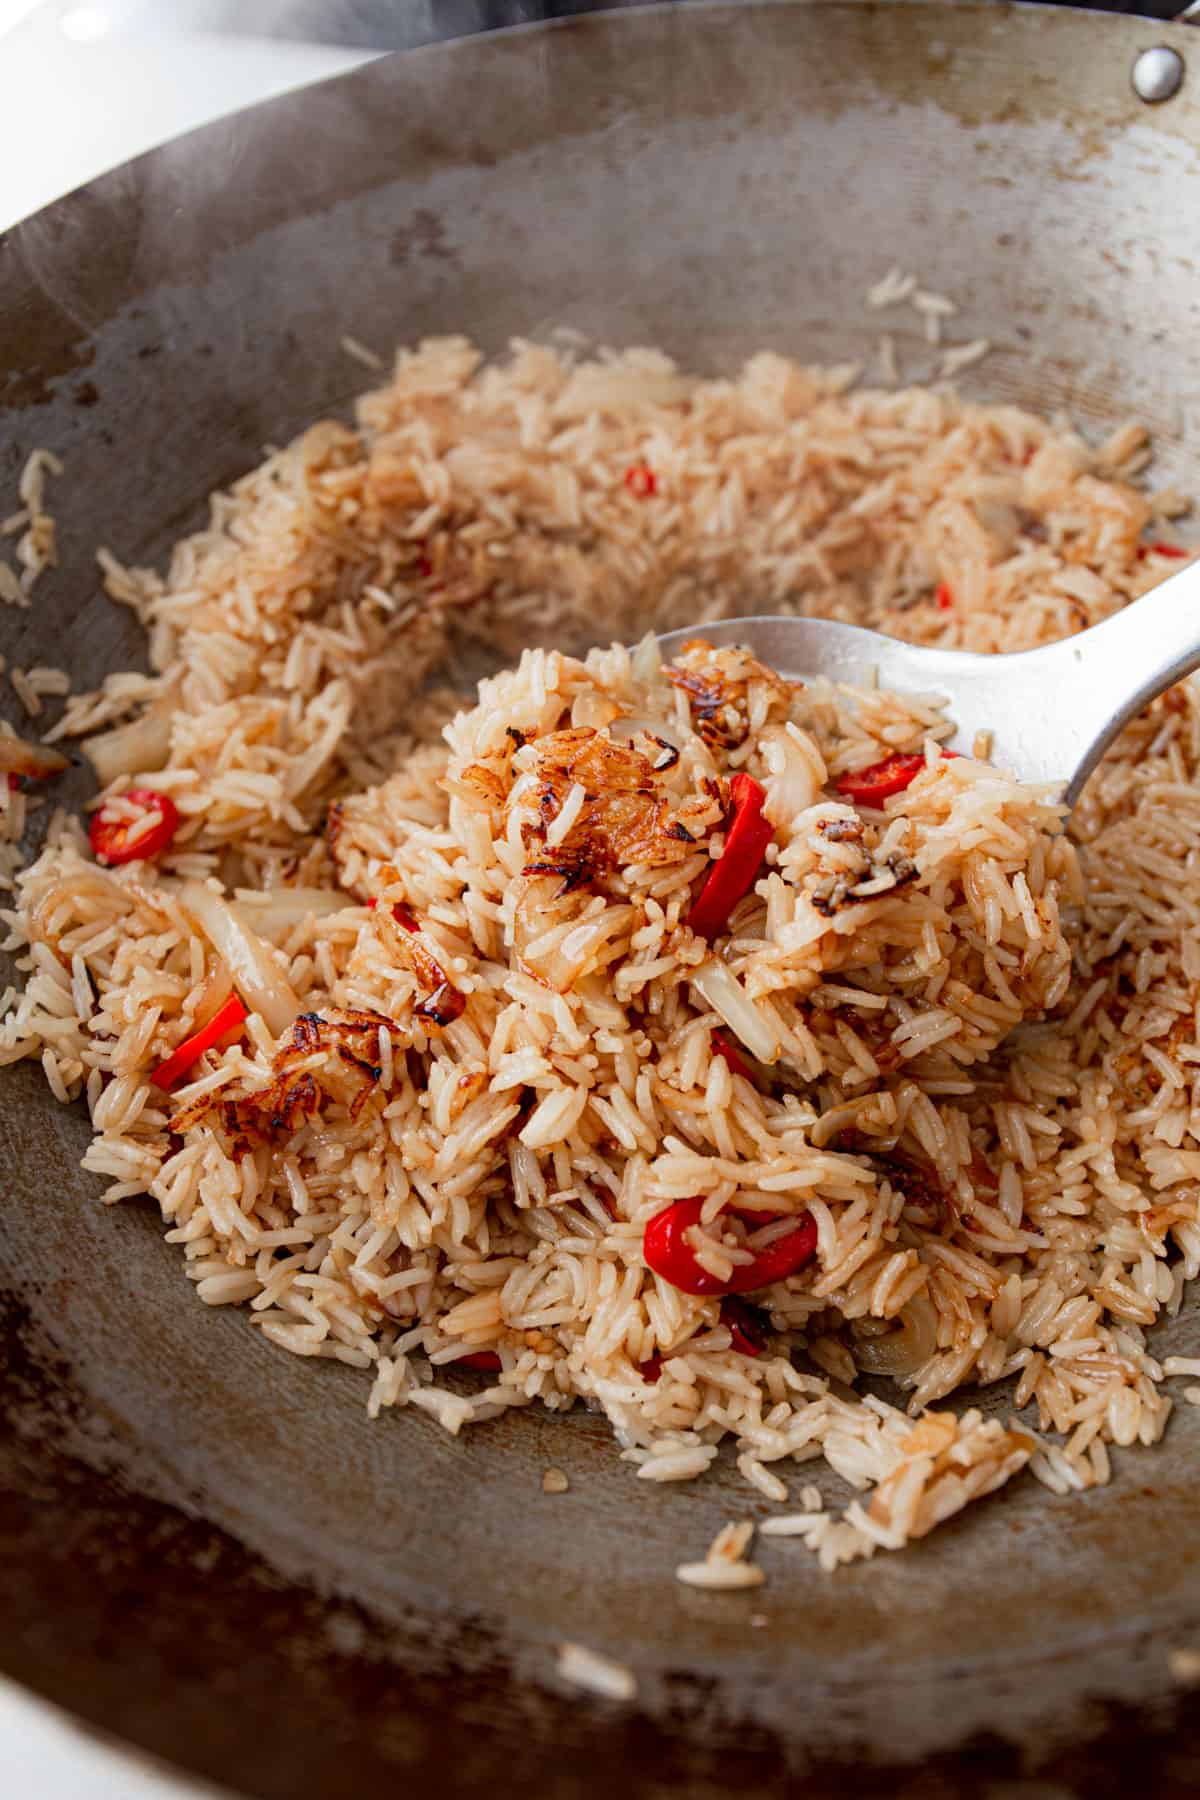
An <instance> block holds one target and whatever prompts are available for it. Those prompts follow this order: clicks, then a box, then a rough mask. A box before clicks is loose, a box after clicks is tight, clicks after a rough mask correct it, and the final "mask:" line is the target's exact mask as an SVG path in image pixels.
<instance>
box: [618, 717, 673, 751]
mask: <svg viewBox="0 0 1200 1800" xmlns="http://www.w3.org/2000/svg"><path fill="white" fill-rule="evenodd" d="M639 731H644V732H645V733H646V735H647V736H648V737H652V738H661V739H662V741H663V743H664V744H670V746H671V748H672V750H678V749H680V748H681V745H680V742H679V737H678V734H677V732H676V731H675V728H674V726H672V725H664V724H663V722H662V720H661V719H645V718H642V717H640V716H639V715H638V714H637V713H628V714H626V716H625V717H624V718H622V719H614V720H613V722H612V724H611V725H610V726H609V728H608V735H609V737H610V738H612V740H613V742H614V743H617V744H622V743H628V742H629V741H630V739H632V738H635V737H636V736H637V734H638V732H639Z"/></svg>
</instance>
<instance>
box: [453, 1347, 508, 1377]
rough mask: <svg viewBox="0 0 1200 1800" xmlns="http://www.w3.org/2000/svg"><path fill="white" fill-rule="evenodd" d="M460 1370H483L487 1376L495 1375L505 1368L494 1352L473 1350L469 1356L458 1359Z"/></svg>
mask: <svg viewBox="0 0 1200 1800" xmlns="http://www.w3.org/2000/svg"><path fill="white" fill-rule="evenodd" d="M456 1361H457V1363H458V1366H459V1368H460V1369H482V1370H483V1372H484V1373H485V1374H486V1375H494V1374H495V1373H496V1371H497V1370H498V1369H502V1368H503V1367H504V1365H503V1363H502V1362H501V1361H500V1358H499V1356H498V1355H497V1353H496V1352H495V1351H494V1350H472V1351H471V1353H470V1355H469V1356H460V1357H458V1358H456Z"/></svg>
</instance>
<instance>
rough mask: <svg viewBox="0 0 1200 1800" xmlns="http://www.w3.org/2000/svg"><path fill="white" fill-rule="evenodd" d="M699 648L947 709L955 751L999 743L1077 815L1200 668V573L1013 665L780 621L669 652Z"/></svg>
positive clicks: (1000, 755) (720, 626)
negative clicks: (724, 648) (1138, 722)
mask: <svg viewBox="0 0 1200 1800" xmlns="http://www.w3.org/2000/svg"><path fill="white" fill-rule="evenodd" d="M695 637H703V638H704V639H705V640H706V641H707V642H709V643H711V644H716V645H718V646H720V645H726V644H744V645H746V646H747V647H748V648H749V649H750V650H751V651H752V652H753V653H754V655H755V656H757V657H758V658H760V660H761V661H762V662H765V663H769V664H770V665H771V667H772V668H774V669H778V670H779V672H780V673H781V674H782V675H786V676H788V677H791V678H795V679H800V680H804V679H811V678H812V677H814V676H819V675H824V676H827V677H828V678H829V680H831V681H842V682H848V683H850V684H852V685H855V686H859V687H862V686H865V685H869V684H871V683H872V682H875V683H877V685H878V686H879V687H881V688H893V689H895V690H896V691H897V692H899V693H919V694H935V695H938V696H939V697H943V698H945V700H946V701H947V702H948V704H949V711H950V717H951V718H952V719H953V721H954V723H955V725H956V726H957V727H958V729H957V731H956V733H955V735H954V737H952V738H951V739H950V740H949V743H950V747H951V748H954V749H958V750H961V751H964V752H966V753H967V754H968V755H969V754H970V753H971V749H972V746H973V744H974V741H975V736H976V733H977V732H980V731H988V732H990V733H991V750H990V753H989V761H991V762H994V763H996V764H997V765H998V766H999V767H1000V768H1003V769H1007V770H1008V771H1009V772H1010V773H1012V774H1014V775H1016V776H1018V777H1019V778H1020V779H1021V780H1023V781H1036V782H1052V783H1055V784H1056V785H1060V786H1061V788H1062V793H1063V799H1064V800H1065V801H1066V803H1067V805H1068V806H1074V804H1075V802H1076V801H1077V800H1078V798H1079V795H1080V792H1081V790H1082V788H1083V784H1084V782H1085V781H1086V780H1087V778H1088V776H1089V775H1090V774H1091V772H1092V770H1093V769H1094V768H1095V766H1096V764H1097V763H1098V762H1099V760H1100V758H1101V757H1102V756H1103V754H1104V752H1105V750H1107V748H1108V746H1109V744H1110V743H1111V742H1112V740H1113V738H1114V737H1116V735H1117V733H1118V731H1120V729H1121V727H1122V726H1123V725H1125V724H1127V723H1128V722H1129V720H1130V719H1132V718H1133V717H1134V715H1135V713H1138V712H1140V711H1141V709H1142V708H1143V707H1144V706H1146V705H1147V704H1148V703H1149V702H1150V701H1151V700H1153V699H1154V697H1155V695H1156V694H1161V693H1162V692H1163V691H1164V689H1166V688H1169V687H1170V686H1171V684H1172V682H1175V681H1178V680H1179V679H1180V677H1181V676H1183V675H1186V674H1188V673H1189V672H1190V671H1191V670H1192V669H1195V668H1197V667H1198V666H1200V563H1197V564H1195V565H1191V566H1189V567H1188V568H1186V569H1181V570H1180V571H1179V573H1178V574H1176V575H1171V576H1168V578H1167V579H1166V580H1165V581H1163V582H1161V583H1160V584H1159V586H1158V587H1156V588H1154V589H1153V591H1152V592H1151V593H1148V594H1144V595H1143V596H1142V598H1141V599H1140V600H1136V601H1134V603H1133V604H1132V605H1131V606H1127V607H1125V608H1124V610H1123V611H1121V612H1119V613H1115V614H1114V615H1113V617H1112V618H1111V619H1104V620H1103V621H1102V622H1101V623H1100V624H1099V625H1093V626H1092V627H1091V629H1090V630H1088V631H1081V632H1079V633H1078V634H1077V636H1075V637H1069V638H1063V639H1062V641H1061V642H1059V643H1057V644H1046V645H1043V646H1042V648H1040V649H1038V650H1017V651H1012V652H1009V653H1007V654H1005V655H1001V656H980V655H977V654H976V653H975V652H973V651H968V650H938V649H929V648H922V647H921V646H919V645H917V644H904V643H901V642H900V640H899V639H898V638H891V637H884V635H883V634H882V632H878V631H866V630H864V629H863V628H862V627H861V626H859V625H843V624H841V623H839V622H838V621H837V620H835V619H788V618H781V617H779V616H777V615H775V614H765V615H760V616H758V617H753V618H748V619H721V620H720V621H717V622H714V623H713V624H710V625H692V626H688V627H685V629H684V630H682V631H669V632H667V633H665V634H664V635H663V636H662V637H660V638H659V640H658V641H659V646H660V648H661V650H662V652H663V654H664V656H668V657H670V656H673V655H674V654H675V653H676V651H678V650H679V649H680V647H681V646H682V645H683V644H684V643H686V642H687V640H688V639H689V638H695Z"/></svg>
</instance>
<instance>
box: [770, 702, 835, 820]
mask: <svg viewBox="0 0 1200 1800" xmlns="http://www.w3.org/2000/svg"><path fill="white" fill-rule="evenodd" d="M759 747H760V749H761V751H762V757H763V761H764V763H765V764H766V766H767V769H768V771H769V773H768V775H767V778H766V780H765V781H764V782H763V788H764V791H765V794H766V798H765V800H764V801H763V811H764V812H765V813H766V815H767V818H768V819H769V820H770V821H771V824H772V825H774V827H775V829H776V830H777V831H782V832H783V833H784V835H785V836H787V837H790V836H791V835H792V833H793V832H794V831H795V829H796V821H797V820H798V819H799V818H800V815H801V814H802V813H806V812H807V811H808V809H809V807H810V806H813V805H815V803H816V800H817V797H818V795H819V794H820V791H821V776H819V775H818V773H817V771H816V769H815V768H814V767H813V764H812V763H811V762H810V761H809V759H808V757H807V756H806V755H805V754H804V749H803V747H802V745H800V744H798V743H797V742H796V740H795V738H794V737H793V736H792V734H791V732H790V731H788V730H787V728H786V726H783V725H768V726H767V727H766V728H765V730H764V731H763V732H761V734H760V737H759ZM814 751H815V746H814ZM822 773H823V772H822Z"/></svg>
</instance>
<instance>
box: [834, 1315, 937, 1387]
mask: <svg viewBox="0 0 1200 1800" xmlns="http://www.w3.org/2000/svg"><path fill="white" fill-rule="evenodd" d="M900 1320H901V1323H900V1327H899V1329H898V1330H897V1331H889V1332H888V1333H887V1335H886V1336H885V1337H877V1338H867V1337H864V1338H855V1340H854V1349H853V1356H854V1361H855V1363H856V1364H857V1366H858V1367H859V1368H860V1369H861V1370H862V1371H863V1373H864V1374H866V1375H891V1376H892V1377H893V1378H899V1377H900V1376H903V1375H914V1374H915V1373H916V1371H917V1370H918V1369H919V1368H921V1367H922V1366H923V1365H924V1364H925V1363H927V1362H928V1361H929V1359H930V1357H931V1356H932V1355H933V1353H934V1351H935V1350H936V1349H937V1314H936V1312H935V1311H934V1309H933V1301H932V1300H931V1299H930V1298H929V1295H928V1294H914V1295H913V1297H912V1299H911V1300H910V1301H909V1303H908V1305H907V1306H906V1307H905V1308H904V1310H903V1312H902V1313H901V1314H900Z"/></svg>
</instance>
